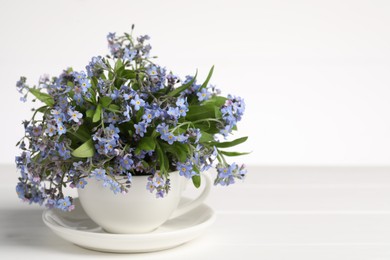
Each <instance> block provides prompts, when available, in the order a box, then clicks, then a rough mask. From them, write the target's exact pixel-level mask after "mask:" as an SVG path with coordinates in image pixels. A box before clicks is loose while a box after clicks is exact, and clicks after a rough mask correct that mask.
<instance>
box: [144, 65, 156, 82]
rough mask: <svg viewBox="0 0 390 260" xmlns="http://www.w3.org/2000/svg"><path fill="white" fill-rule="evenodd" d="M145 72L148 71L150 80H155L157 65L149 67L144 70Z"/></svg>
mask: <svg viewBox="0 0 390 260" xmlns="http://www.w3.org/2000/svg"><path fill="white" fill-rule="evenodd" d="M146 73H148V75H149V76H150V78H151V79H152V81H157V80H158V71H157V67H156V66H151V67H149V69H148V70H147V71H146Z"/></svg>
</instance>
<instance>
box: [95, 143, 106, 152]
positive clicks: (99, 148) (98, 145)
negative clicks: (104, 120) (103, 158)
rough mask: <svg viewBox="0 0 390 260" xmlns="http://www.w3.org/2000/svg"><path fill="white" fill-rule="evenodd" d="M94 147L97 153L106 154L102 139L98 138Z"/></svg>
mask: <svg viewBox="0 0 390 260" xmlns="http://www.w3.org/2000/svg"><path fill="white" fill-rule="evenodd" d="M95 148H96V150H97V152H98V153H99V154H108V149H107V147H106V142H105V141H103V140H99V142H98V143H97V144H95Z"/></svg>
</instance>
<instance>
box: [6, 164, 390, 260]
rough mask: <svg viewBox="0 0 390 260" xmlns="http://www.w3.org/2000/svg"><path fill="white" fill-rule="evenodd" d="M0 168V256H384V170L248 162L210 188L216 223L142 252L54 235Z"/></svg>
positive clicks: (9, 170) (389, 207)
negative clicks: (225, 182)
mask: <svg viewBox="0 0 390 260" xmlns="http://www.w3.org/2000/svg"><path fill="white" fill-rule="evenodd" d="M0 172H1V177H2V178H1V179H2V181H1V183H0V256H2V257H1V259H22V258H28V259H49V258H50V259H114V258H115V259H117V258H118V259H120V258H126V259H170V260H174V259H183V258H185V259H186V260H190V259H197V260H199V259H237V258H238V257H245V258H244V259H267V260H269V259H299V260H305V259H310V260H313V259H315V260H322V259H332V260H336V259H342V260H348V259H370V260H372V259H376V260H378V259H390V167H256V166H249V167H248V176H247V178H246V179H245V181H244V182H241V183H240V182H239V183H237V184H235V185H232V186H229V187H214V188H213V190H212V192H211V194H210V196H209V198H208V199H207V202H206V203H207V204H208V205H210V206H211V207H212V208H213V209H214V210H215V211H216V213H217V220H216V222H215V224H214V225H213V226H212V227H211V228H210V229H209V230H208V231H207V232H206V233H205V234H204V235H202V236H201V237H199V238H197V239H195V240H193V241H191V242H189V243H187V244H184V245H182V246H179V247H176V248H173V249H170V250H165V251H160V252H154V253H147V254H109V253H99V252H95V251H90V250H86V249H83V248H80V247H78V246H75V245H73V244H71V243H69V242H67V241H65V240H63V239H61V238H59V237H57V236H56V235H55V234H54V233H53V232H52V231H51V230H50V229H49V228H47V227H46V226H45V225H44V224H43V222H42V220H41V215H42V210H43V209H42V208H40V207H37V206H29V205H27V204H25V203H22V202H21V201H19V200H18V198H17V196H16V193H15V184H16V179H17V177H18V173H17V172H16V170H15V168H14V166H13V165H0ZM194 194H195V192H194V191H191V190H190V191H187V194H186V195H187V196H194ZM4 256H6V258H4Z"/></svg>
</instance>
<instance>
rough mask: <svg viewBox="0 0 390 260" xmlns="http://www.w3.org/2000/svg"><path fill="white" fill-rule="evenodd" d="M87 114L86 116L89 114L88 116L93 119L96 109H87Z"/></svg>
mask: <svg viewBox="0 0 390 260" xmlns="http://www.w3.org/2000/svg"><path fill="white" fill-rule="evenodd" d="M85 114H86V116H87V117H88V118H91V119H92V117H93V115H94V114H95V110H93V109H89V110H87V112H85Z"/></svg>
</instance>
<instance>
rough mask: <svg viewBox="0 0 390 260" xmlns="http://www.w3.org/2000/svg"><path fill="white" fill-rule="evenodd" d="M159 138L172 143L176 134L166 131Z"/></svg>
mask: <svg viewBox="0 0 390 260" xmlns="http://www.w3.org/2000/svg"><path fill="white" fill-rule="evenodd" d="M161 139H163V140H165V141H167V142H168V144H173V142H175V141H176V140H177V138H176V136H174V135H173V134H172V133H168V134H165V135H162V136H161Z"/></svg>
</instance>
